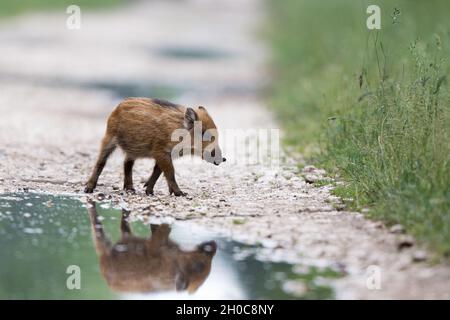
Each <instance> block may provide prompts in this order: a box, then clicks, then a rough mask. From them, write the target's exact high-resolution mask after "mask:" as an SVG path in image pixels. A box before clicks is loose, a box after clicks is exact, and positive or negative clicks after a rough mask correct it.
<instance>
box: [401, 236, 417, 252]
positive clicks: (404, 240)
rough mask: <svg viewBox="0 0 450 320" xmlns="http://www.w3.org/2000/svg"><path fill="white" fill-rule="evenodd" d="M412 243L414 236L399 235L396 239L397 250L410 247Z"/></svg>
mask: <svg viewBox="0 0 450 320" xmlns="http://www.w3.org/2000/svg"><path fill="white" fill-rule="evenodd" d="M413 245H414V238H413V237H411V236H409V235H404V236H401V237H400V238H399V239H398V241H397V248H398V250H403V249H406V248H411V247H412V246H413Z"/></svg>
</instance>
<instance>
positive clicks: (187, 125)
mask: <svg viewBox="0 0 450 320" xmlns="http://www.w3.org/2000/svg"><path fill="white" fill-rule="evenodd" d="M196 121H198V123H201V133H202V137H204V134H205V132H206V133H207V134H206V135H211V136H208V138H207V139H203V138H202V137H200V139H201V140H202V141H201V143H198V142H196V141H195V140H194V124H195V122H196ZM177 129H184V131H185V132H186V134H188V135H190V137H191V139H190V141H191V143H190V145H188V148H189V149H190V150H189V151H190V152H191V153H192V152H193V153H198V154H200V153H201V156H202V158H203V159H205V160H206V161H208V162H211V163H214V164H215V165H219V164H220V163H221V162H224V161H225V160H226V159H225V158H223V157H222V151H221V150H220V148H219V144H218V136H217V128H216V125H215V123H214V121H213V119H212V118H211V117H210V115H209V114H208V112H207V111H206V109H205V108H204V107H198V108H196V109H195V110H194V109H192V108H186V107H183V106H180V105H177V104H173V103H171V102H168V101H165V100H159V99H148V98H128V99H125V100H124V101H123V102H122V103H120V104H119V106H118V107H117V108H116V109H115V110H114V111H113V112H112V113H111V115H110V116H109V118H108V125H107V128H106V134H105V136H104V137H103V141H102V146H101V149H100V154H99V156H98V160H97V164H96V165H95V167H94V170H93V172H92V175H91V177H90V179H89V181H88V183H87V185H86V189H85V192H87V193H91V192H93V191H94V189H95V187H96V185H97V181H98V177H99V176H100V174H101V172H102V170H103V167H104V166H105V164H106V161H107V159H108V157H109V156H110V155H111V153H112V152H113V151H114V150H115V149H116V148H117V146H120V147H121V148H122V149H123V150H124V151H125V154H126V157H125V161H124V171H125V181H124V189H125V190H129V191H134V188H133V177H132V170H133V165H134V161H135V160H136V159H138V158H153V159H155V167H154V169H153V173H152V175H151V177H150V178H149V179H148V181H147V183H146V184H145V186H146V193H147V195H150V194H153V187H154V185H155V183H156V181H157V180H158V178H159V176H160V175H161V173H162V172H163V173H164V176H165V177H166V179H167V184H168V185H169V193H170V194H172V193H173V194H175V195H176V196H182V195H185V193H183V192H182V191H181V190H180V188H179V187H178V184H177V182H176V181H175V172H174V168H173V164H172V150H173V149H174V147H175V146H176V145H178V144H179V143H180V141H179V139H178V138H177V139H172V134H173V133H174V132H175V131H176V130H177ZM206 135H205V136H206ZM196 138H197V137H196ZM172 140H175V141H172ZM203 140H207V141H203ZM197 145H198V147H197ZM200 148H201V150H196V149H200ZM182 151H183V150H182ZM180 153H182V152H180Z"/></svg>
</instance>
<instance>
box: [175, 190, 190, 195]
mask: <svg viewBox="0 0 450 320" xmlns="http://www.w3.org/2000/svg"><path fill="white" fill-rule="evenodd" d="M173 194H174V195H175V197H185V196H187V193H186V192H183V191H180V190H179V191H174V192H173Z"/></svg>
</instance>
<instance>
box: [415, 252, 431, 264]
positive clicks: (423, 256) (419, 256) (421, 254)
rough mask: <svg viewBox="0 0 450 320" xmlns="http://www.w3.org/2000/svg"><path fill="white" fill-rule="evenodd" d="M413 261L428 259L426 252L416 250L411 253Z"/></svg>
mask: <svg viewBox="0 0 450 320" xmlns="http://www.w3.org/2000/svg"><path fill="white" fill-rule="evenodd" d="M412 259H413V261H414V262H422V261H425V260H427V259H428V254H427V253H426V251H424V250H416V251H414V253H413V255H412Z"/></svg>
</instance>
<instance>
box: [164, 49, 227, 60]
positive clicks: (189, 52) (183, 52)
mask: <svg viewBox="0 0 450 320" xmlns="http://www.w3.org/2000/svg"><path fill="white" fill-rule="evenodd" d="M156 53H157V54H159V55H160V56H163V57H168V58H173V59H190V60H197V59H198V60H213V59H224V58H229V57H230V56H231V54H230V53H229V52H226V51H223V50H218V49H214V48H203V47H178V46H174V47H170V46H167V47H161V48H159V49H157V50H156Z"/></svg>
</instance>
